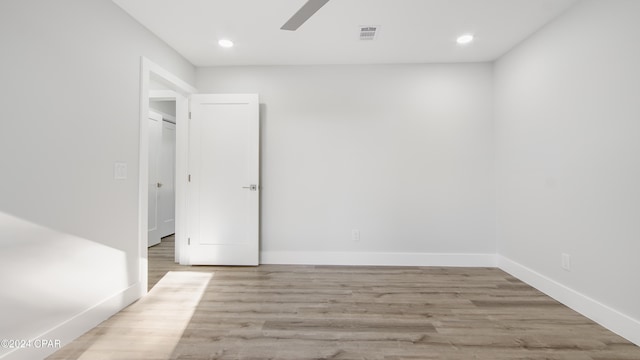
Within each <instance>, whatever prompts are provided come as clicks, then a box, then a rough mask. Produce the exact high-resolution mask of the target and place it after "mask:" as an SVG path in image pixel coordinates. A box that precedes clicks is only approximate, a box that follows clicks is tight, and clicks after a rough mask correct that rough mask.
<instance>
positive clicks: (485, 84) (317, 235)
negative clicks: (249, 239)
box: [196, 64, 496, 265]
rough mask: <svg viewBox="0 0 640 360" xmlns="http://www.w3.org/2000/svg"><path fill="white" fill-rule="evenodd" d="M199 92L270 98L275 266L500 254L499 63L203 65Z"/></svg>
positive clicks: (266, 222)
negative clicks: (495, 106) (495, 84)
mask: <svg viewBox="0 0 640 360" xmlns="http://www.w3.org/2000/svg"><path fill="white" fill-rule="evenodd" d="M196 87H197V88H198V89H199V90H200V91H201V92H203V93H258V94H259V95H260V103H261V127H262V128H261V167H262V168H261V169H262V170H261V185H262V194H261V241H262V242H261V251H262V253H263V259H262V260H263V262H265V260H267V261H266V262H286V263H292V262H293V263H296V262H303V263H304V262H309V263H335V261H337V259H343V260H342V261H346V262H348V263H350V264H363V263H366V262H367V260H366V259H372V260H371V261H372V262H373V263H378V262H377V261H374V260H375V259H373V258H374V257H376V259H377V258H380V256H379V255H384V254H392V256H395V258H398V259H399V260H398V261H400V262H402V264H406V262H404V260H403V259H407V258H408V257H413V258H414V259H416V256H417V255H419V254H494V253H495V249H496V248H495V242H494V238H495V235H494V217H495V214H494V205H493V197H494V195H493V188H494V179H493V153H492V151H493V146H492V141H493V123H492V68H491V65H490V64H459V65H397V66H392V65H380V66H375V65H373V66H282V67H277V66H276V67H216V68H198V70H197V80H196ZM353 229H358V230H359V231H360V239H359V241H354V240H353V239H352V230H353ZM371 254H374V255H375V256H369V257H367V256H368V255H371ZM362 257H364V258H362ZM383 257H384V256H383ZM417 259H418V260H417V261H419V262H420V261H424V262H423V264H424V265H427V264H429V263H432V264H433V263H434V262H429V261H430V260H433V258H432V257H424V258H420V257H419V256H418V257H417ZM413 263H414V264H415V262H413Z"/></svg>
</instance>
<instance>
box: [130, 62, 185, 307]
mask: <svg viewBox="0 0 640 360" xmlns="http://www.w3.org/2000/svg"><path fill="white" fill-rule="evenodd" d="M151 77H153V78H154V80H157V81H159V82H161V83H163V84H165V85H166V86H168V87H169V88H170V89H171V90H172V91H174V92H175V93H176V94H175V97H176V120H177V121H176V184H175V186H176V248H177V249H178V250H177V251H178V252H179V251H181V250H180V249H183V247H184V246H185V245H184V244H183V243H186V241H185V238H186V236H185V235H186V234H185V233H184V229H186V227H185V226H184V225H183V222H185V221H186V213H185V212H184V209H185V208H186V204H183V202H184V201H185V198H186V172H187V166H186V164H182V163H181V162H182V161H184V159H186V158H187V157H186V155H185V154H183V153H186V152H187V148H186V143H185V142H184V139H185V136H186V134H184V133H185V128H186V127H187V124H186V123H187V118H188V111H189V110H188V108H187V106H186V104H187V102H188V100H187V97H188V96H189V95H190V94H193V93H195V92H197V90H196V88H194V87H193V86H191V85H189V84H187V83H186V82H184V81H183V80H182V79H180V78H178V77H177V76H175V75H173V74H172V73H170V72H169V71H167V70H165V69H163V68H162V67H160V66H159V65H157V64H155V63H153V62H152V61H151V60H149V59H147V58H145V57H144V56H142V57H141V58H140V114H139V122H140V143H139V144H140V147H139V148H138V153H139V154H140V157H139V164H140V166H139V178H138V179H139V183H138V260H139V270H138V272H139V275H140V276H139V279H138V281H139V282H140V294H139V296H143V295H145V294H146V293H147V285H148V268H147V266H148V265H147V263H148V250H147V246H148V239H147V238H148V236H147V235H148V234H147V229H148V223H147V222H148V219H147V212H148V210H149V209H148V206H149V204H148V200H149V199H148V197H149V194H148V189H147V186H148V179H149V174H148V169H149V124H148V120H147V119H148V116H149V96H150V89H149V84H150V82H151ZM182 172H184V173H182Z"/></svg>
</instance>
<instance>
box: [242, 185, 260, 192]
mask: <svg viewBox="0 0 640 360" xmlns="http://www.w3.org/2000/svg"><path fill="white" fill-rule="evenodd" d="M242 188H243V189H249V190H251V191H257V190H258V185H254V184H251V185H249V186H243V187H242Z"/></svg>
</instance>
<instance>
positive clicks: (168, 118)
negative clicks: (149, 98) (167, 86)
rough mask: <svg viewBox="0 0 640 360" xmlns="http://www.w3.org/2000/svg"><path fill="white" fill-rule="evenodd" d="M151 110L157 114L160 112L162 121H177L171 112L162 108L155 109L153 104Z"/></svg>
mask: <svg viewBox="0 0 640 360" xmlns="http://www.w3.org/2000/svg"><path fill="white" fill-rule="evenodd" d="M149 111H150V112H153V113H156V114H159V115H160V116H161V117H162V121H166V122H170V123H172V124H175V123H176V117H175V116H173V115H171V114H167V113H166V112H164V111H160V110H158V109H155V108H153V107H151V106H149Z"/></svg>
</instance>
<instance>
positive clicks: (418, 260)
mask: <svg viewBox="0 0 640 360" xmlns="http://www.w3.org/2000/svg"><path fill="white" fill-rule="evenodd" d="M260 264H292V265H293V264H295V265H354V266H356V265H377V266H456V267H496V255H495V254H455V253H451V254H448V253H442V254H440V253H399V252H350V251H344V252H332V251H261V252H260Z"/></svg>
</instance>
